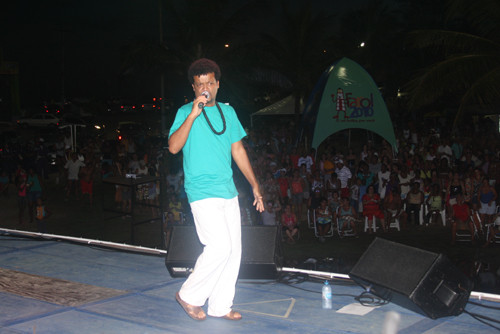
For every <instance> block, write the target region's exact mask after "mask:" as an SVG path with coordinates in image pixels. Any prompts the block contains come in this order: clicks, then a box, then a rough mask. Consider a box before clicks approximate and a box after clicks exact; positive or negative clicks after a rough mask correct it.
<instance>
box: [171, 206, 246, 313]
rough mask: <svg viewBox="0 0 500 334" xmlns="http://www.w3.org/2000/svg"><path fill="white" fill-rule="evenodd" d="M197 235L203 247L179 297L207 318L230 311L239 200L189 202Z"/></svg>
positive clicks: (238, 247)
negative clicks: (204, 309)
mask: <svg viewBox="0 0 500 334" xmlns="http://www.w3.org/2000/svg"><path fill="white" fill-rule="evenodd" d="M191 211H192V212H193V216H194V222H195V225H196V232H197V233H198V237H199V238H200V241H201V243H202V244H203V245H204V246H205V247H204V248H203V253H201V255H200V256H199V257H198V260H197V261H196V265H195V267H194V270H193V272H192V273H191V275H189V277H188V279H187V280H186V282H184V284H183V285H182V288H181V290H180V291H179V295H180V297H181V298H182V300H184V301H185V302H186V303H188V304H191V305H195V306H203V305H204V304H205V302H206V301H207V299H208V311H207V313H208V315H211V316H214V317H221V316H224V315H226V314H228V313H229V312H230V311H231V306H232V305H233V298H234V293H235V286H236V280H237V279H238V272H239V270H240V262H241V213H240V206H239V203H238V197H235V198H233V199H229V200H227V199H223V198H207V199H203V200H199V201H195V202H192V203H191Z"/></svg>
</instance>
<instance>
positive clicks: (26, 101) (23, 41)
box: [0, 0, 364, 110]
mask: <svg viewBox="0 0 500 334" xmlns="http://www.w3.org/2000/svg"><path fill="white" fill-rule="evenodd" d="M241 1H245V0H241ZM363 1H364V0H357V1H351V2H350V3H349V5H346V4H343V3H338V4H337V2H335V3H334V2H331V1H325V4H328V5H329V6H333V5H334V6H335V8H336V9H337V8H338V10H339V11H340V10H346V9H347V7H348V6H354V5H355V4H359V3H361V2H363ZM200 5H203V3H202V2H201V1H200ZM158 7H159V6H158V1H157V0H140V1H139V0H105V1H102V0H101V1H97V0H85V1H77V0H44V1H36V0H25V1H22V2H19V1H16V2H11V3H7V4H4V5H3V8H2V12H1V13H0V15H1V16H0V25H1V28H0V31H1V32H2V33H1V34H0V50H1V52H2V58H3V60H5V61H16V62H18V63H19V71H20V96H21V107H22V108H23V109H28V110H30V109H31V110H32V109H33V108H37V107H39V106H40V105H41V104H42V102H43V101H47V102H50V101H61V100H62V99H63V98H65V99H67V100H72V99H74V98H89V99H98V100H101V101H102V100H109V99H111V98H124V99H131V100H137V99H143V98H144V97H146V96H149V97H153V96H158V95H159V77H151V78H149V79H148V78H142V81H141V82H137V81H133V80H132V79H130V78H127V77H126V76H123V71H122V68H121V66H122V58H123V56H124V48H125V47H126V46H130V45H132V44H133V43H134V41H139V40H141V41H145V40H149V41H152V42H156V41H159V23H158V22H159V13H158Z"/></svg>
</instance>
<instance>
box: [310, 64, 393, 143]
mask: <svg viewBox="0 0 500 334" xmlns="http://www.w3.org/2000/svg"><path fill="white" fill-rule="evenodd" d="M323 87H324V89H323V91H322V95H321V100H320V101H319V106H318V107H317V108H318V111H317V116H316V120H315V125H314V135H313V141H312V147H314V148H316V149H317V148H318V146H319V145H320V144H321V142H323V140H325V139H326V138H327V137H328V136H330V135H331V134H333V133H335V132H338V131H341V130H344V129H354V128H359V129H367V130H370V131H373V132H375V133H377V134H379V135H380V136H382V137H383V138H385V139H386V140H387V141H388V142H389V143H390V144H391V145H392V147H393V149H394V150H396V149H397V148H396V137H395V135H394V129H393V127H392V122H391V117H390V116H389V112H388V110H387V106H386V105H385V102H384V100H383V98H382V95H381V94H380V92H379V90H378V87H377V85H376V84H375V82H374V81H373V79H372V77H371V76H370V75H369V74H368V72H366V71H365V70H364V69H363V68H362V67H361V66H360V65H359V64H357V63H356V62H354V61H352V60H350V59H348V58H342V59H340V60H339V61H337V62H336V63H334V64H333V65H331V66H330V67H329V68H328V69H327V70H326V71H325V72H324V73H323V76H322V77H321V78H320V80H319V82H318V84H317V85H316V88H315V92H313V94H314V95H316V96H318V93H320V92H321V89H322V88H323ZM314 100H315V98H314V97H311V98H310V102H311V104H310V105H309V106H306V110H305V114H306V113H308V114H309V115H310V114H311V113H314V111H313V110H311V109H315V107H314V106H313V105H314V104H316V105H317V103H314ZM308 109H309V110H308Z"/></svg>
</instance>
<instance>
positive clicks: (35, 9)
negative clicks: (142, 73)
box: [0, 0, 159, 107]
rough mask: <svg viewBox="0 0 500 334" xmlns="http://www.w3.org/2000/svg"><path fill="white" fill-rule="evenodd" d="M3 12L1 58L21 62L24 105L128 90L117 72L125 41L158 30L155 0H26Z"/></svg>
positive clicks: (146, 36)
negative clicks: (42, 100)
mask: <svg viewBox="0 0 500 334" xmlns="http://www.w3.org/2000/svg"><path fill="white" fill-rule="evenodd" d="M2 12H3V14H2V19H1V23H0V24H1V25H2V27H1V31H2V34H1V49H2V53H3V60H5V61H17V62H18V63H19V70H20V83H21V84H20V86H21V104H22V105H23V106H25V107H28V106H30V105H32V104H37V103H39V101H41V99H53V100H60V99H61V97H62V96H65V97H66V98H70V99H71V98H74V97H95V98H105V97H111V96H118V95H122V94H127V93H129V92H128V91H127V88H128V87H123V82H122V81H120V77H119V73H120V65H121V52H123V47H124V46H126V45H128V44H130V43H131V42H132V41H133V40H137V39H150V40H154V39H158V34H159V33H158V2H157V1H155V0H141V1H124V0H106V1H97V0H86V1H75V0H66V1H63V0H47V1H33V0H27V1H22V2H15V3H9V4H7V5H3V9H2ZM63 74H64V75H63ZM153 88H154V86H153ZM146 89H148V88H146ZM152 94H154V93H152Z"/></svg>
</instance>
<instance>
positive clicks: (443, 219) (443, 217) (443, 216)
mask: <svg viewBox="0 0 500 334" xmlns="http://www.w3.org/2000/svg"><path fill="white" fill-rule="evenodd" d="M421 210H422V209H421ZM423 210H425V212H424V214H423V216H424V217H427V214H428V213H429V208H428V207H427V205H424V207H423ZM436 216H439V217H440V219H441V223H442V224H443V226H444V227H446V207H444V206H443V208H442V209H441V211H439V212H433V213H432V214H431V217H430V219H435V217H436Z"/></svg>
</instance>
